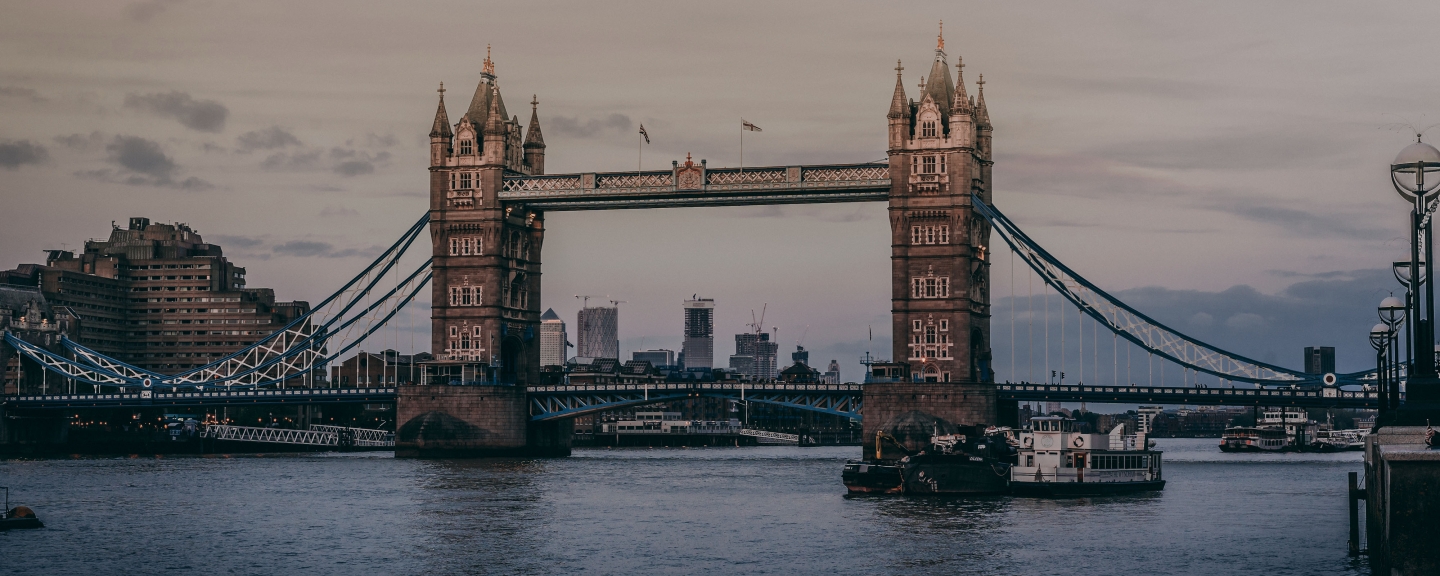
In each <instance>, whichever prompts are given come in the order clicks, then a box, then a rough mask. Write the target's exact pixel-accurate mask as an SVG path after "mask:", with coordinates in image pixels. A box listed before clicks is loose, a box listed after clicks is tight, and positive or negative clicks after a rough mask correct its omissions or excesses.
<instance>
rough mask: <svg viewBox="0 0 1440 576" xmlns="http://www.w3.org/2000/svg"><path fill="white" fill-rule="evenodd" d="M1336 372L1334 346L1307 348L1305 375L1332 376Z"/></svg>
mask: <svg viewBox="0 0 1440 576" xmlns="http://www.w3.org/2000/svg"><path fill="white" fill-rule="evenodd" d="M1334 371H1335V348H1334V347H1333V346H1306V347H1305V373H1306V374H1330V373H1332V372H1334Z"/></svg>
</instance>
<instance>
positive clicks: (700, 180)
mask: <svg viewBox="0 0 1440 576" xmlns="http://www.w3.org/2000/svg"><path fill="white" fill-rule="evenodd" d="M704 186H705V171H704V170H703V169H702V168H701V167H699V166H696V165H695V162H694V161H692V160H691V159H690V153H689V152H686V153H685V164H684V165H683V166H680V167H679V168H676V169H675V189H676V190H699V189H701V188H702V187H704Z"/></svg>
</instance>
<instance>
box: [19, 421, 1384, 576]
mask: <svg viewBox="0 0 1440 576" xmlns="http://www.w3.org/2000/svg"><path fill="white" fill-rule="evenodd" d="M1157 442H1158V443H1159V448H1160V449H1162V450H1165V451H1166V453H1165V458H1166V464H1165V477H1166V479H1167V480H1168V481H1169V485H1168V486H1167V487H1166V489H1165V491H1164V492H1160V493H1155V494H1153V495H1146V496H1127V497H1108V498H1087V499H1076V500H1037V499H1022V498H1010V497H990V498H980V499H911V498H898V497H866V498H847V497H845V495H844V493H845V489H844V487H843V486H842V485H841V484H840V467H841V464H842V463H843V462H844V461H845V459H846V458H853V457H856V456H858V455H859V448H856V447H822V448H794V447H755V448H704V449H694V448H692V449H616V450H604V449H585V450H577V451H576V452H575V455H574V456H573V457H570V458H563V459H548V460H430V461H424V460H397V459H394V458H392V457H391V455H390V454H389V453H362V454H309V455H277V456H238V455H237V456H235V457H232V458H226V457H206V458H199V457H166V458H154V457H138V458H80V459H71V460H12V461H4V462H0V485H8V486H10V487H11V492H12V502H19V503H23V504H26V505H29V506H31V507H33V508H34V509H35V510H36V511H37V512H38V513H39V515H40V516H41V519H42V520H44V521H45V523H46V526H47V527H46V528H44V529H41V530H31V531H10V532H8V533H4V532H0V552H3V553H0V557H3V561H0V571H5V572H7V573H16V574H20V573H25V574H119V573H129V574H134V573H156V572H172V571H173V572H202V573H211V574H280V573H305V574H313V575H319V574H360V573H368V574H422V573H443V574H453V573H465V574H516V573H520V574H538V573H562V574H573V573H582V572H583V573H588V574H696V573H702V572H711V573H717V574H808V573H829V574H901V573H903V574H1107V573H1119V572H1122V571H1123V572H1126V573H1133V574H1267V575H1276V574H1368V573H1369V571H1368V569H1367V568H1365V567H1364V562H1363V560H1352V559H1350V558H1348V557H1347V556H1346V553H1345V550H1346V543H1345V539H1346V534H1347V530H1348V529H1347V525H1346V522H1347V519H1346V513H1345V475H1346V473H1347V472H1351V471H1360V470H1361V467H1362V464H1361V454H1360V453H1358V452H1351V453H1342V454H1265V455H1238V454H1222V453H1221V452H1219V451H1218V449H1216V447H1215V445H1216V440H1213V439H1201V440H1191V439H1161V440H1158V441H1157Z"/></svg>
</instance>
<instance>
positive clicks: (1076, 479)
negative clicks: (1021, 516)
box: [1010, 416, 1165, 497]
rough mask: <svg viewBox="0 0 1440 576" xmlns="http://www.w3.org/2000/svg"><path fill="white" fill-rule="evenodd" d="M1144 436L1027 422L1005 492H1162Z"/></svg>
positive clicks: (1054, 421)
mask: <svg viewBox="0 0 1440 576" xmlns="http://www.w3.org/2000/svg"><path fill="white" fill-rule="evenodd" d="M1152 446H1153V442H1152V441H1149V440H1147V439H1146V438H1145V435H1144V434H1133V435H1126V434H1125V426H1124V425H1123V424H1122V425H1119V426H1116V427H1115V429H1114V430H1112V431H1111V432H1110V433H1109V434H1084V433H1080V432H1077V431H1076V430H1075V421H1074V420H1072V419H1069V418H1063V417H1059V416H1042V417H1039V418H1032V419H1030V427H1029V428H1026V429H1025V430H1022V431H1021V432H1020V449H1019V453H1018V460H1017V462H1016V465H1015V466H1014V467H1012V468H1011V469H1010V493H1011V494H1014V495H1017V496H1046V497H1066V496H1102V495H1109V494H1127V493H1132V492H1147V491H1153V490H1163V489H1164V488H1165V480H1163V479H1161V462H1160V451H1159V450H1152V449H1151V447H1152Z"/></svg>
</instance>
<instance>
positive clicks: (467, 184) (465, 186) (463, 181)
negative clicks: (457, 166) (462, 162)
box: [460, 152, 475, 190]
mask: <svg viewBox="0 0 1440 576" xmlns="http://www.w3.org/2000/svg"><path fill="white" fill-rule="evenodd" d="M463 154H468V152H463ZM474 187H475V181H474V175H473V174H471V173H469V172H461V173H460V189H461V190H469V189H471V188H474Z"/></svg>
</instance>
